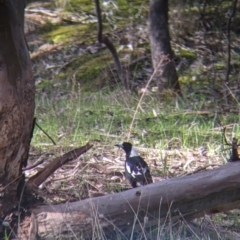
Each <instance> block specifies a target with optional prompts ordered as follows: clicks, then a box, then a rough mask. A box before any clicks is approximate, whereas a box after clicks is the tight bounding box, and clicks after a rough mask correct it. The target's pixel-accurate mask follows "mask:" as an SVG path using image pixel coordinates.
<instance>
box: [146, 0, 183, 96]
mask: <svg viewBox="0 0 240 240" xmlns="http://www.w3.org/2000/svg"><path fill="white" fill-rule="evenodd" d="M149 23H150V26H149V37H150V44H151V54H152V63H153V67H154V71H155V78H156V80H157V83H158V89H159V92H160V93H162V91H163V90H164V89H169V88H171V89H174V90H175V91H177V92H180V85H179V82H178V75H177V71H176V68H175V64H174V61H173V59H174V54H173V51H172V48H171V44H170V35H169V30H168V1H167V0H151V1H150V12H149Z"/></svg>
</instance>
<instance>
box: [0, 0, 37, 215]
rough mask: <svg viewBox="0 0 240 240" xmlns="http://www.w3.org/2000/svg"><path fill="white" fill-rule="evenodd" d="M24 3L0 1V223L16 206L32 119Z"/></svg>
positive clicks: (13, 0) (16, 0) (32, 84)
mask: <svg viewBox="0 0 240 240" xmlns="http://www.w3.org/2000/svg"><path fill="white" fill-rule="evenodd" d="M23 29H24V0H1V1H0V116H1V117H0V220H2V219H4V217H5V216H6V215H7V214H8V213H9V212H11V210H12V208H13V207H14V206H17V204H18V199H19V196H20V193H21V186H22V183H24V176H23V175H22V166H24V165H26V163H27V159H28V152H29V146H30V141H31V135H32V134H31V133H32V123H33V117H34V95H35V92H34V79H33V74H32V67H31V62H30V57H29V53H28V49H27V44H26V42H25V38H24V32H23Z"/></svg>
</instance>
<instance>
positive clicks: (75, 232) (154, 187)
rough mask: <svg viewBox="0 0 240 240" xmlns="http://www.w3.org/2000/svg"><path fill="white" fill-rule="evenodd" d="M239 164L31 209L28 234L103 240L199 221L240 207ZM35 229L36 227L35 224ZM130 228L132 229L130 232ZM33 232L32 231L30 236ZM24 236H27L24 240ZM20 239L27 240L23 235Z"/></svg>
mask: <svg viewBox="0 0 240 240" xmlns="http://www.w3.org/2000/svg"><path fill="white" fill-rule="evenodd" d="M239 174H240V162H232V163H228V164H226V165H224V166H221V167H219V168H217V169H214V170H209V171H205V172H201V173H196V174H193V175H190V176H184V177H176V178H172V179H169V180H165V181H161V182H157V183H154V184H149V185H146V186H143V187H139V188H135V189H131V190H128V191H125V192H120V193H114V194H109V195H106V196H102V197H96V198H90V199H85V200H82V201H78V202H73V203H65V204H59V205H44V206H38V207H36V208H33V209H31V213H32V215H31V218H26V219H24V220H23V222H22V224H21V225H22V226H23V225H24V224H25V225H26V222H31V225H32V226H34V227H32V228H31V229H30V232H29V233H28V234H30V233H31V234H30V235H31V239H33V238H32V236H37V235H38V236H40V238H41V239H55V238H60V236H61V239H64V238H65V237H66V238H69V237H70V235H71V236H74V237H75V239H80V238H81V237H82V238H83V239H87V238H89V239H101V238H102V236H110V235H111V234H120V235H122V236H125V237H126V238H127V235H128V234H129V232H130V233H131V232H132V231H135V230H136V231H139V230H141V231H144V229H146V228H148V227H154V226H157V224H159V223H160V222H159V221H161V219H162V220H164V221H165V220H167V219H171V220H173V219H181V218H184V219H187V218H197V217H200V216H203V215H204V214H213V213H218V212H222V211H227V210H231V209H234V208H236V207H238V206H239V205H240V177H239ZM34 223H35V224H34ZM133 225H134V229H133ZM34 229H35V230H34ZM24 232H25V235H24ZM21 234H22V235H21V236H19V237H20V238H21V239H27V238H28V237H29V235H28V234H27V235H26V231H24V230H23V229H22V231H21Z"/></svg>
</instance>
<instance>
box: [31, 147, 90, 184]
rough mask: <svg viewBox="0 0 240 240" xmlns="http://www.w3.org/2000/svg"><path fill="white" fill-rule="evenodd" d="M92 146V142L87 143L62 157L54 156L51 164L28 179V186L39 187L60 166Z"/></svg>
mask: <svg viewBox="0 0 240 240" xmlns="http://www.w3.org/2000/svg"><path fill="white" fill-rule="evenodd" d="M91 147H92V145H91V144H90V143H87V144H86V145H85V146H82V147H79V148H76V149H74V150H72V151H70V152H67V153H65V154H64V155H62V156H60V157H56V158H54V159H53V160H52V161H51V162H50V163H49V164H47V165H46V166H45V167H44V168H42V169H41V170H39V171H38V172H37V174H35V175H34V176H32V177H31V178H30V179H29V180H28V182H27V183H28V186H29V187H39V185H40V184H41V183H43V182H44V181H45V180H46V179H47V178H48V177H49V176H51V175H52V174H53V173H54V172H55V171H56V170H57V169H58V168H60V167H61V166H63V165H64V164H66V163H68V162H70V161H72V160H74V159H76V158H78V157H79V156H80V155H82V154H83V153H85V152H87V151H88V150H89V149H90V148H91Z"/></svg>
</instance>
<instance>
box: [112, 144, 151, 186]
mask: <svg viewBox="0 0 240 240" xmlns="http://www.w3.org/2000/svg"><path fill="white" fill-rule="evenodd" d="M115 146H117V147H120V148H122V149H123V150H124V151H125V152H126V162H125V176H126V178H127V179H128V181H129V182H130V184H131V185H132V187H134V188H135V187H137V186H139V185H146V184H149V183H152V182H153V180H152V176H151V174H150V170H149V167H148V165H147V163H146V162H145V161H144V160H143V159H142V158H141V157H140V156H139V155H138V152H137V150H136V149H135V148H134V147H133V146H132V144H131V143H129V142H123V143H122V144H117V145H115Z"/></svg>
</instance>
